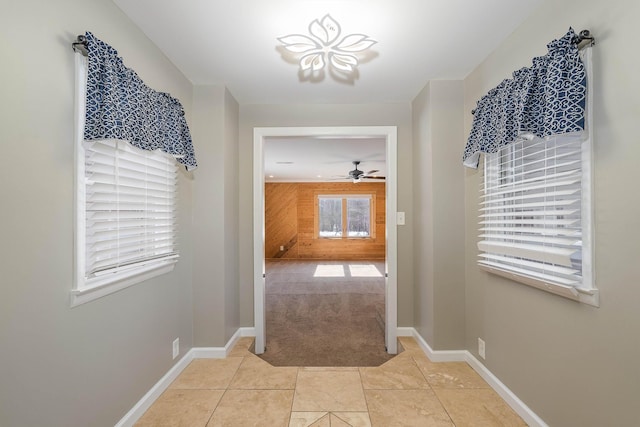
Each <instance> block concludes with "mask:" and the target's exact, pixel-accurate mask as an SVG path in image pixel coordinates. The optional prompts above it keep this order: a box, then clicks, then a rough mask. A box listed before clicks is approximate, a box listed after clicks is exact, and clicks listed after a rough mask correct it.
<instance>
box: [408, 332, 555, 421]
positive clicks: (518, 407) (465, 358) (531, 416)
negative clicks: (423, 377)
mask: <svg viewBox="0 0 640 427" xmlns="http://www.w3.org/2000/svg"><path fill="white" fill-rule="evenodd" d="M400 329H401V330H402V331H400ZM401 332H402V335H401ZM409 332H411V334H409ZM405 334H406V335H405ZM398 336H413V338H414V339H415V340H416V341H417V342H418V344H419V345H420V348H422V350H423V351H424V352H425V354H426V355H427V357H428V358H429V360H431V361H432V362H467V363H468V364H469V366H471V368H473V370H474V371H476V372H477V373H478V375H480V376H481V377H482V378H483V379H484V380H485V381H486V382H487V384H489V386H491V388H492V389H493V390H494V391H495V392H496V393H498V395H499V396H500V397H502V399H504V401H505V402H506V403H507V405H509V406H510V407H511V409H513V410H514V411H515V412H516V413H517V414H518V415H519V416H520V417H521V418H522V419H523V420H524V421H525V422H526V423H527V424H528V425H529V426H530V427H549V426H548V425H547V423H545V422H544V421H543V420H542V418H540V417H539V416H538V415H536V413H535V412H533V411H532V410H531V408H529V407H528V406H527V405H526V404H525V403H524V402H523V401H522V400H520V399H519V398H518V396H516V395H515V393H514V392H512V391H511V390H510V389H509V387H507V386H506V385H504V383H502V382H501V381H500V380H499V379H498V377H496V376H495V375H494V374H493V373H492V372H491V371H490V370H489V369H488V368H487V367H486V366H484V365H483V364H482V363H481V362H480V361H479V360H478V359H476V358H475V356H474V355H473V354H471V353H470V352H469V351H467V350H453V351H442V350H433V349H432V348H431V346H430V345H429V344H428V343H427V341H425V339H424V338H422V336H421V335H420V334H419V333H418V331H416V330H415V328H398Z"/></svg>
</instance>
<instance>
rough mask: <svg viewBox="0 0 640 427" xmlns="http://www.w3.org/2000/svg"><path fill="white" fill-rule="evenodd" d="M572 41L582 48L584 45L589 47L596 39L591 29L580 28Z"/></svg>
mask: <svg viewBox="0 0 640 427" xmlns="http://www.w3.org/2000/svg"><path fill="white" fill-rule="evenodd" d="M572 42H573V43H574V44H576V45H578V49H584V48H585V47H590V46H593V45H594V44H596V39H595V37H593V36H592V35H591V31H589V30H582V31H580V34H578V35H576V36H575V37H574V38H573V40H572Z"/></svg>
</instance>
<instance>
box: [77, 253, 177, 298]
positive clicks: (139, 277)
mask: <svg viewBox="0 0 640 427" xmlns="http://www.w3.org/2000/svg"><path fill="white" fill-rule="evenodd" d="M169 262H170V264H169V265H166V264H165V265H154V266H152V267H149V268H147V269H143V268H141V269H139V270H140V271H139V272H136V273H135V274H134V275H131V272H130V271H129V272H127V274H128V276H127V277H124V278H122V279H119V280H118V281H116V282H110V283H106V284H104V285H100V286H94V287H90V288H82V289H74V290H72V291H71V301H70V304H71V307H76V306H78V305H80V304H84V303H86V302H89V301H93V300H94V299H98V298H100V297H103V296H106V295H109V294H112V293H114V292H117V291H120V290H122V289H126V288H128V287H129V286H133V285H136V284H138V283H140V282H143V281H145V280H149V279H151V278H153V277H156V276H160V275H161V274H165V273H168V272H170V271H172V270H173V267H174V265H175V263H176V262H175V261H169Z"/></svg>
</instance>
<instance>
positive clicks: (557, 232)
mask: <svg viewBox="0 0 640 427" xmlns="http://www.w3.org/2000/svg"><path fill="white" fill-rule="evenodd" d="M480 231H481V232H483V233H484V232H486V233H492V234H493V233H510V234H511V233H529V234H539V235H544V236H580V230H579V229H572V228H542V227H481V228H480Z"/></svg>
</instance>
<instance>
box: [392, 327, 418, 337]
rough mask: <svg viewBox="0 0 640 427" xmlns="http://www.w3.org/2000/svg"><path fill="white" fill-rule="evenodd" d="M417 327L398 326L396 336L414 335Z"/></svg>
mask: <svg viewBox="0 0 640 427" xmlns="http://www.w3.org/2000/svg"><path fill="white" fill-rule="evenodd" d="M415 331H416V330H415V328H412V327H404V326H402V327H398V328H397V329H396V336H399V337H412V336H413V334H414V333H415Z"/></svg>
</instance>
